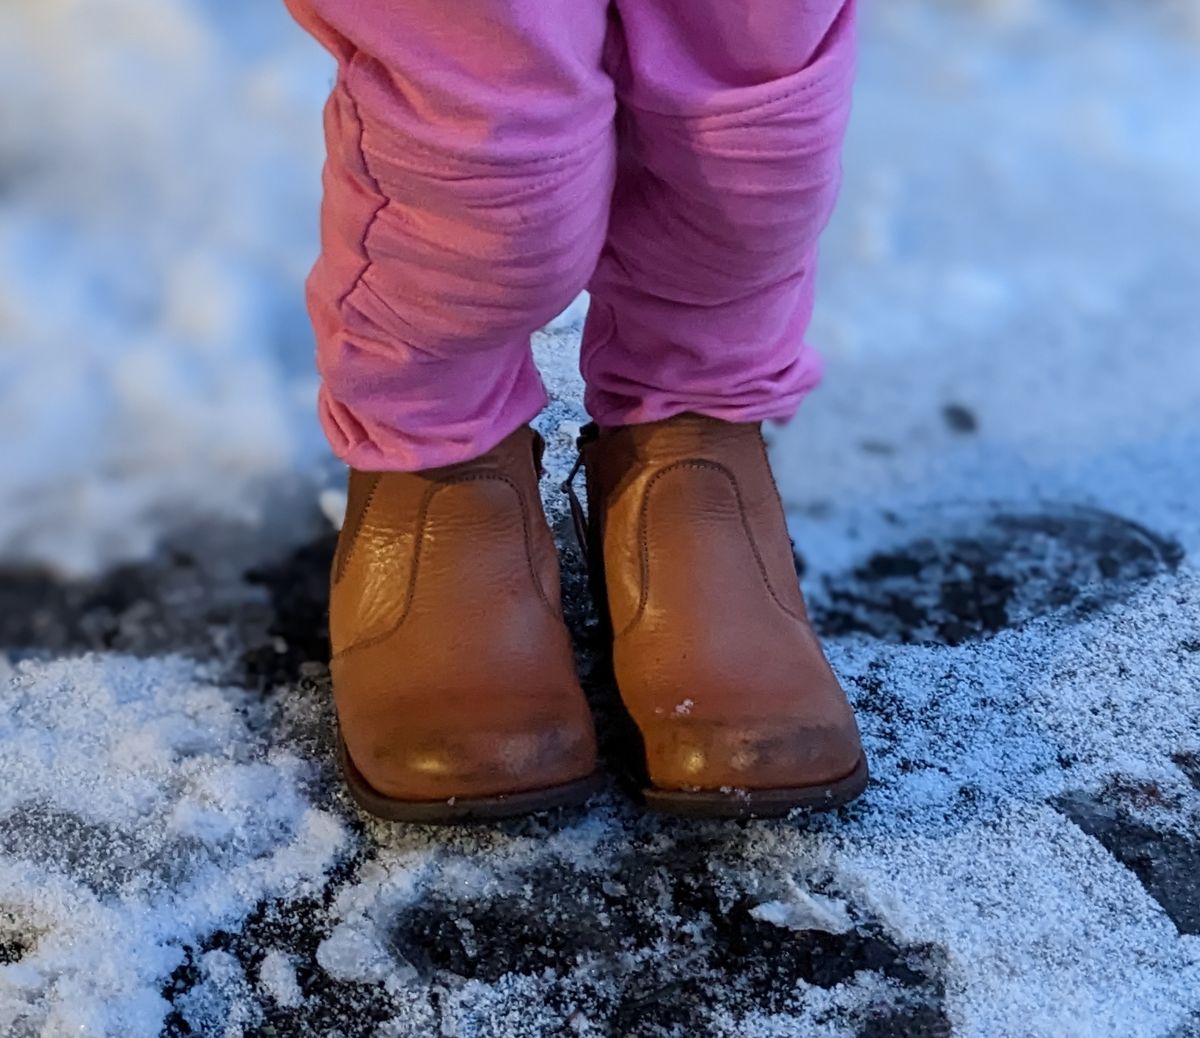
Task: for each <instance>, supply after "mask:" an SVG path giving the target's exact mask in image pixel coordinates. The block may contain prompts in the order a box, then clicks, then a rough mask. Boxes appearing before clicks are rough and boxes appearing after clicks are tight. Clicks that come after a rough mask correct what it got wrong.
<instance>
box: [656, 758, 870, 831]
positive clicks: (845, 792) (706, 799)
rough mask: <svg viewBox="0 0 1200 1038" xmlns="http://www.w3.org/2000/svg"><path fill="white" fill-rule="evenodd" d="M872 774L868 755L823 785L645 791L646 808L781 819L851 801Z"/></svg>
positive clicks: (687, 814)
mask: <svg viewBox="0 0 1200 1038" xmlns="http://www.w3.org/2000/svg"><path fill="white" fill-rule="evenodd" d="M869 780H870V773H869V771H868V768H867V759H866V757H860V758H859V761H858V765H857V766H856V767H855V769H854V770H853V771H852V772H850V774H849V775H847V776H846V777H845V778H840V779H838V780H837V781H836V782H829V783H826V784H824V785H820V786H801V787H798V788H795V789H746V790H731V791H730V792H728V793H721V792H717V791H707V790H706V791H704V792H700V793H686V792H683V791H681V790H667V789H656V788H654V787H653V786H649V787H645V788H643V789H642V790H641V796H642V799H643V800H644V801H645V804H646V807H647V808H648V809H649V810H651V811H654V812H656V813H657V814H664V815H674V816H675V817H677V818H779V817H782V816H783V815H786V814H788V813H789V812H791V811H795V810H805V811H830V810H832V809H833V808H835V807H841V806H842V805H844V804H848V803H850V801H851V800H854V799H855V798H856V797H857V796H859V795H860V794H861V793H862V792H863V790H865V789H866V788H867V783H868V781H869Z"/></svg>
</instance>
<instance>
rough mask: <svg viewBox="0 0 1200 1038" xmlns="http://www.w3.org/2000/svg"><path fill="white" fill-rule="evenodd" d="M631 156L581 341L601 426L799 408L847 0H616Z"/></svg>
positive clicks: (840, 120)
mask: <svg viewBox="0 0 1200 1038" xmlns="http://www.w3.org/2000/svg"><path fill="white" fill-rule="evenodd" d="M616 5H617V8H618V9H619V11H620V14H621V20H622V23H623V26H624V34H623V35H624V40H625V45H624V48H623V52H622V53H621V55H620V56H619V58H618V60H617V61H616V62H614V68H613V69H612V72H613V75H614V79H615V80H616V84H617V91H618V95H619V97H620V100H621V102H622V105H623V108H624V111H623V113H622V124H621V132H622V155H621V172H620V174H619V176H618V182H617V188H616V194H615V196H614V199H613V214H612V224H611V227H610V231H609V237H608V241H607V244H606V246H605V249H604V253H603V256H602V257H601V260H600V264H599V267H598V269H597V272H596V275H595V277H594V279H593V282H592V294H593V299H592V310H591V313H590V315H589V319H588V325H587V330H586V335H585V340H584V356H583V370H584V374H585V376H586V378H587V381H588V408H589V411H590V412H591V413H592V415H593V416H594V417H595V418H596V419H597V420H598V421H599V422H600V423H601V424H602V425H623V424H628V423H632V422H646V421H651V420H655V419H660V418H666V417H670V416H672V415H675V414H679V413H682V412H685V411H695V412H699V413H702V414H706V415H709V416H712V417H716V418H723V419H727V420H730V421H756V420H761V419H764V418H785V417H790V416H791V415H792V414H793V413H794V411H795V409H796V407H797V405H798V404H799V402H800V400H801V398H802V397H803V396H804V394H805V393H806V392H807V391H808V390H810V389H811V388H812V387H813V386H814V385H815V384H816V382H817V381H818V379H819V377H820V362H819V359H818V358H817V356H816V355H815V354H814V353H813V352H812V351H811V350H809V349H807V348H806V347H805V345H804V333H805V330H806V327H807V325H808V321H809V318H810V316H811V312H812V303H813V278H814V264H815V259H816V243H817V237H818V235H819V234H820V232H821V231H822V229H823V228H824V226H825V224H826V222H827V220H828V218H829V215H830V212H831V209H832V207H833V202H834V196H835V194H836V191H837V186H838V180H839V171H840V165H839V152H840V146H841V142H842V136H843V132H844V129H845V124H846V120H847V116H848V113H849V107H850V92H851V82H852V75H853V64H854V54H853V51H854V39H853V36H854V0H806V2H804V3H800V4H797V3H796V2H795V0H741V2H739V3H729V2H728V0H616Z"/></svg>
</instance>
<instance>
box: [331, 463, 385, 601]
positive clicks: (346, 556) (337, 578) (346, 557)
mask: <svg viewBox="0 0 1200 1038" xmlns="http://www.w3.org/2000/svg"><path fill="white" fill-rule="evenodd" d="M366 474H367V475H369V476H370V477H371V489H370V490H368V491H367V494H366V497H364V498H363V503H362V507H361V508H360V509H359V510H358V512H357V514H356V515H354V516H353V525H351V526H349V527H347V525H346V524H345V522H343V523H342V530H341V536H340V537H339V538H338V546H339V549H340V546H341V543H342V538H343V537H345V538H348V539H347V540H346V550H345V552H342V551H340V550H339V552H338V559H337V569H336V571H335V572H334V577H333V582H334V584H335V585H336V584H340V583H341V581H342V578H343V577H344V576H345V575H346V569H347V568H348V567H349V565H350V560H351V559H352V558H353V557H354V549H355V548H356V547H357V546H358V535H359V533H360V532H361V531H362V525H363V520H364V519H366V517H367V512H368V511H369V510H370V508H371V502H372V501H374V500H375V492H376V491H377V490H378V489H379V480H380V478H381V477H382V475H383V473H382V472H371V473H366ZM346 518H347V519H350V518H351V517H350V516H347V517H346Z"/></svg>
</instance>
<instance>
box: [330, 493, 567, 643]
mask: <svg viewBox="0 0 1200 1038" xmlns="http://www.w3.org/2000/svg"><path fill="white" fill-rule="evenodd" d="M485 480H486V481H492V482H497V483H506V484H508V486H510V487H511V488H512V489H513V492H514V493H516V495H517V501H518V504H519V506H520V509H521V527H522V530H523V532H524V538H525V565H526V567H527V569H528V571H529V577H530V579H531V580H532V581H533V586H534V588H535V589H536V590H537V593H538V597H539V598H540V599H541V600H542V604H543V605H545V607H546V609H547V610H549V612H550V614H551V616H553V617H554V618H555V619H556V620H559V621H561V620H562V615H561V614H560V613H559V612H557V611H556V610H555V608H554V606H553V605H551V604H550V600H549V599H548V598H547V597H546V591H545V588H543V587H542V581H541V579H540V578H539V577H538V575H537V572H536V570H535V569H534V567H533V550H532V540H531V532H532V527H531V524H530V521H529V512H528V508H527V506H526V504H525V497H524V495H523V494H522V493H521V489H520V487H519V486H518V485H517V483H516V481H515V480H513V479H512V478H510V477H509V476H506V475H503V474H501V473H495V472H481V473H476V474H468V475H464V476H459V477H457V478H454V479H449V480H446V481H445V482H444V483H435V484H433V485H432V486H430V487H429V489H428V490H426V491H425V494H424V496H423V497H422V499H421V505H420V508H419V510H418V512H417V522H416V527H417V534H416V537H415V542H416V543H415V544H414V545H413V559H412V568H411V572H410V573H409V578H408V587H407V589H406V590H405V598H404V609H403V610H402V611H401V613H400V616H399V618H398V619H397V620H396V622H395V623H393V624H392V625H391V626H390V627H388V628H387V630H384V631H380V632H379V634H374V635H372V636H371V637H370V638H366V639H364V640H363V641H360V642H355V643H354V644H353V645H350V646H348V647H347V648H345V649H343V650H342V651H341V652H339V653H337V654H336V655H335V656H334V657H333V659H340V658H342V657H345V656H348V655H350V654H351V653H353V652H355V651H357V650H359V649H368V648H371V647H372V646H374V645H378V644H379V643H380V642H383V641H386V640H387V639H388V638H390V637H392V635H394V634H395V633H396V632H397V631H398V630H400V628H401V627H403V626H404V621H405V620H407V619H408V616H409V613H411V612H412V607H413V601H414V600H415V598H416V588H417V575H418V573H419V571H420V567H421V555H422V548H423V545H424V543H425V525H426V522H427V521H428V517H429V508H430V506H431V505H432V503H433V499H434V497H436V496H437V494H438V493H440V492H441V491H442V490H445V489H446V488H448V487H452V486H460V485H462V484H463V483H479V482H483V481H485Z"/></svg>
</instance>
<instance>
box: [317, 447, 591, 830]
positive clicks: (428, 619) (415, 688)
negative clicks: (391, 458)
mask: <svg viewBox="0 0 1200 1038" xmlns="http://www.w3.org/2000/svg"><path fill="white" fill-rule="evenodd" d="M541 449H542V443H541V440H540V438H539V437H538V436H537V434H536V433H534V432H533V430H531V429H529V428H522V429H520V430H518V431H517V432H515V433H513V434H512V435H511V436H509V437H508V438H507V439H506V440H504V442H503V443H501V444H500V445H499V446H498V447H496V448H495V449H494V450H492V451H489V452H488V453H487V454H485V455H483V456H482V457H480V458H477V459H476V460H474V461H471V462H467V463H464V464H460V465H451V466H446V467H444V468H439V469H429V470H426V471H423V472H413V473H401V472H358V471H351V473H350V491H349V501H348V506H347V514H346V521H345V525H344V526H343V529H342V533H341V536H340V538H339V541H338V548H337V553H336V555H335V558H334V564H333V580H332V591H331V595H330V617H329V619H330V636H331V641H332V645H333V659H332V661H331V664H330V666H331V670H332V674H333V689H334V700H335V702H336V706H337V715H338V727H339V732H340V747H339V748H340V752H341V757H342V765H343V770H344V772H345V776H346V780H347V783H348V785H349V787H350V790H351V792H352V794H353V795H354V797H355V799H356V800H357V801H358V803H359V804H360V806H362V807H363V808H365V809H366V810H367V811H369V812H371V813H372V814H375V815H379V816H381V817H384V818H389V819H395V820H400V821H413V822H452V821H468V820H472V819H488V818H499V817H505V816H509V815H515V814H523V813H526V812H529V811H537V810H542V809H547V808H551V807H559V806H562V805H565V804H570V803H576V802H580V801H582V800H585V799H586V798H587V797H588V796H589V795H590V794H591V793H592V792H593V791H594V790H595V789H596V788H597V785H598V781H597V776H596V745H595V734H594V731H593V726H592V718H591V714H590V711H589V709H588V705H587V702H586V700H585V699H584V695H583V692H582V690H581V689H580V687H579V681H578V679H577V677H576V674H575V661H574V656H573V654H572V650H571V642H570V636H569V634H568V632H567V629H566V627H565V625H564V623H563V617H562V608H561V602H560V587H559V569H558V556H557V554H556V551H555V547H554V541H553V538H552V536H551V533H550V530H549V528H548V526H547V524H546V519H545V515H544V513H543V511H542V503H541V498H540V496H539V494H538V482H537V472H538V467H539V465H540V455H541Z"/></svg>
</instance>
